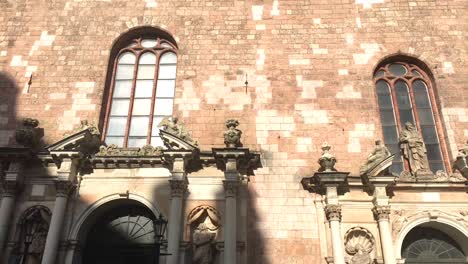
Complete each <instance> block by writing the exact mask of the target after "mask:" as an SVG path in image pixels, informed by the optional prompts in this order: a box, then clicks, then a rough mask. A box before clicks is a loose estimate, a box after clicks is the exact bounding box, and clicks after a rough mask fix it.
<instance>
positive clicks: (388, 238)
mask: <svg viewBox="0 0 468 264" xmlns="http://www.w3.org/2000/svg"><path fill="white" fill-rule="evenodd" d="M372 212H373V213H374V216H375V219H376V220H377V222H378V223H379V232H380V243H381V244H382V253H383V257H384V263H385V264H396V260H395V255H394V253H393V241H392V231H391V229H390V206H389V205H376V206H375V207H374V208H373V209H372Z"/></svg>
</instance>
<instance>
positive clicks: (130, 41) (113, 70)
mask: <svg viewBox="0 0 468 264" xmlns="http://www.w3.org/2000/svg"><path fill="white" fill-rule="evenodd" d="M143 40H155V41H156V43H157V44H156V45H155V46H154V47H143V46H142V44H141V43H142V41H143ZM128 52H130V53H133V54H134V56H135V62H134V67H133V75H132V80H131V82H132V84H131V92H130V97H129V100H130V103H129V106H128V113H127V115H126V117H127V119H126V125H125V133H124V134H123V135H122V136H121V137H123V138H124V139H123V144H122V145H121V146H119V147H124V148H126V147H128V145H129V144H128V141H129V137H130V126H131V119H132V111H133V106H134V102H135V90H136V81H137V78H138V76H137V75H138V69H139V66H140V58H141V56H142V55H143V54H146V53H148V52H151V53H153V54H154V55H156V63H155V64H154V65H155V73H154V77H153V90H152V96H151V106H150V113H149V116H148V117H149V124H148V129H147V133H146V134H147V135H146V144H145V145H148V144H151V139H152V137H153V138H156V137H159V135H158V136H154V135H152V130H153V126H155V125H156V126H157V125H158V124H153V118H154V109H155V101H156V91H157V84H158V77H159V69H160V59H161V57H162V56H163V55H164V54H166V53H169V52H172V53H174V54H175V57H176V62H175V63H174V65H175V66H176V67H177V57H178V55H179V53H178V47H177V44H176V42H175V41H174V39H173V37H172V36H171V35H170V34H169V33H167V32H165V31H163V30H161V29H157V28H153V27H141V28H137V29H135V30H132V31H130V32H128V33H126V34H124V35H123V36H121V37H120V39H118V40H117V41H116V43H115V44H114V46H113V50H112V51H111V58H110V63H109V68H108V79H107V83H106V84H107V85H106V86H107V87H109V88H108V89H107V95H106V96H105V97H104V98H105V99H104V100H105V102H104V103H105V106H104V107H103V113H102V115H103V116H104V119H103V122H102V123H101V127H102V128H103V129H102V131H103V133H102V140H103V141H104V142H107V140H106V139H107V138H108V137H112V136H109V135H108V128H109V119H110V117H111V108H112V102H113V99H114V98H113V94H114V92H115V84H116V75H117V68H118V65H119V59H120V57H121V55H122V54H124V53H128ZM176 71H177V70H176ZM176 79H177V73H176V75H175V77H174V95H173V97H172V99H173V100H172V105H171V107H172V111H173V107H174V99H175V93H176V91H175V90H176V87H175V82H176ZM171 115H172V114H171ZM122 117H123V116H122ZM101 120H102V119H101ZM153 143H154V142H153ZM160 143H161V144H162V142H160ZM111 144H112V143H111ZM161 144H158V146H159V145H161ZM134 147H142V146H140V145H138V146H134Z"/></svg>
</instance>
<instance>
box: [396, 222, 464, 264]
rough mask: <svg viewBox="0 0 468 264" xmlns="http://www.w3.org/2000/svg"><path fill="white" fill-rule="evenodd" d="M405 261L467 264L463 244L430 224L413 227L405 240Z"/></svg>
mask: <svg viewBox="0 0 468 264" xmlns="http://www.w3.org/2000/svg"><path fill="white" fill-rule="evenodd" d="M401 256H402V258H404V259H405V263H411V264H418V263H424V264H443V263H450V264H462V263H463V264H465V263H468V262H467V260H466V256H465V253H464V252H463V249H462V248H461V246H460V245H459V244H458V243H457V242H456V241H455V240H454V239H453V238H451V237H450V236H449V235H447V234H446V233H444V232H443V231H441V230H438V229H435V228H433V227H429V226H417V227H415V228H413V229H412V230H411V231H410V232H409V233H408V235H407V236H406V237H405V239H404V241H403V247H402V252H401Z"/></svg>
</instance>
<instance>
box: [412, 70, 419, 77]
mask: <svg viewBox="0 0 468 264" xmlns="http://www.w3.org/2000/svg"><path fill="white" fill-rule="evenodd" d="M411 72H412V73H413V74H414V75H416V76H421V74H420V73H419V72H418V71H417V70H412V71H411Z"/></svg>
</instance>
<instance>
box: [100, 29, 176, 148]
mask: <svg viewBox="0 0 468 264" xmlns="http://www.w3.org/2000/svg"><path fill="white" fill-rule="evenodd" d="M176 65H177V49H176V46H175V44H174V43H173V42H171V41H170V40H168V39H167V38H163V37H161V36H148V35H143V36H137V37H135V38H133V39H131V40H129V41H127V43H126V45H125V46H123V47H122V48H120V49H119V50H118V51H117V52H116V56H115V59H114V63H113V66H114V67H113V68H112V79H111V83H110V92H109V99H108V103H107V108H106V114H105V115H106V119H105V123H104V129H103V131H104V141H105V142H106V143H107V144H115V145H117V146H119V147H141V146H144V145H147V144H151V145H153V146H162V145H163V144H162V141H161V139H160V138H159V129H158V128H157V125H158V124H159V122H160V121H161V120H162V119H163V118H164V117H167V116H172V110H173V104H174V94H175V79H176Z"/></svg>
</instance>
